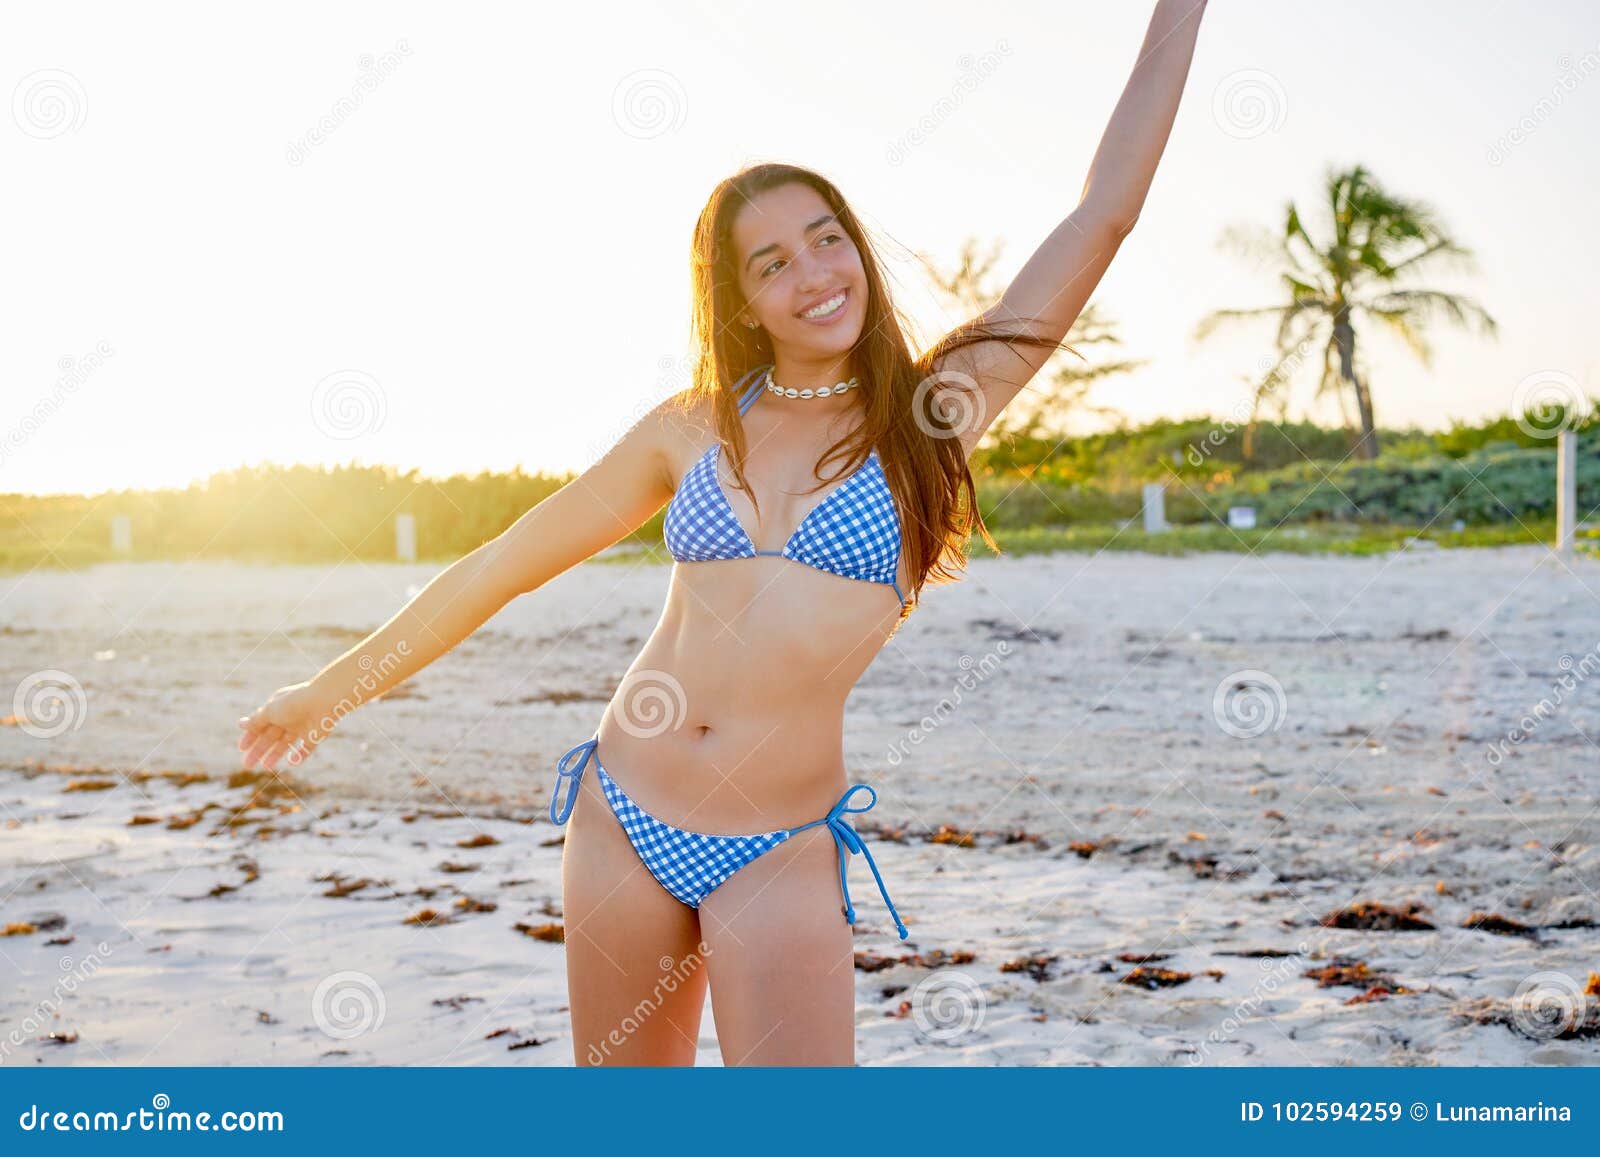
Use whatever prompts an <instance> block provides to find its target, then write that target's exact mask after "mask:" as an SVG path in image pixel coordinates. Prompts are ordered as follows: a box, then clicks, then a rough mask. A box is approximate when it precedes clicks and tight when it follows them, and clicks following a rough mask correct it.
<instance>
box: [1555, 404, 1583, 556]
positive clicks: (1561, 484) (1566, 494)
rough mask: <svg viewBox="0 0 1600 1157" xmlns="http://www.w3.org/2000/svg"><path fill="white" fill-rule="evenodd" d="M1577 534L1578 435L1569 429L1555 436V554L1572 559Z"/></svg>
mask: <svg viewBox="0 0 1600 1157" xmlns="http://www.w3.org/2000/svg"><path fill="white" fill-rule="evenodd" d="M1577 531H1578V436H1577V435H1576V434H1574V433H1573V432H1572V431H1571V430H1562V431H1561V432H1560V433H1559V434H1557V435H1556V551H1557V552H1558V553H1560V554H1561V555H1562V556H1563V557H1564V558H1570V557H1571V556H1572V546H1573V542H1574V541H1575V540H1576V538H1577Z"/></svg>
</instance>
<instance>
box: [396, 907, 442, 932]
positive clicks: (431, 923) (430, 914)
mask: <svg viewBox="0 0 1600 1157" xmlns="http://www.w3.org/2000/svg"><path fill="white" fill-rule="evenodd" d="M450 920H451V917H450V914H449V913H447V912H440V911H437V910H436V909H433V908H421V909H419V910H417V911H415V912H413V913H412V914H411V915H409V916H407V917H406V918H405V919H404V920H402V921H400V923H402V924H416V925H418V926H419V927H423V928H436V927H438V926H439V925H440V924H448V923H450Z"/></svg>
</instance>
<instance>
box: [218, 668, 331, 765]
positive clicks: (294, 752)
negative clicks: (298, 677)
mask: <svg viewBox="0 0 1600 1157" xmlns="http://www.w3.org/2000/svg"><path fill="white" fill-rule="evenodd" d="M334 723H335V717H334V715H333V713H332V712H331V711H330V710H329V708H328V705H327V704H326V703H325V702H323V700H322V697H321V696H320V695H318V694H316V693H315V692H314V691H313V690H312V686H311V684H310V683H309V682H308V683H294V684H291V685H290V686H288V687H279V688H278V689H277V690H276V691H274V692H273V693H272V696H271V697H270V698H269V699H268V700H267V701H266V702H265V703H263V704H262V705H261V706H260V707H258V708H257V709H256V710H255V711H254V712H252V713H251V714H249V715H241V716H240V717H239V728H240V734H239V750H240V751H242V752H243V753H244V757H243V763H242V764H241V766H243V767H245V768H249V767H252V766H254V767H261V768H265V769H267V770H268V771H270V770H272V768H273V765H274V764H276V763H277V762H278V760H279V759H281V758H283V756H284V754H285V753H287V754H288V756H289V764H290V765H291V766H297V765H299V764H301V763H304V762H305V761H306V759H308V758H309V757H310V755H311V753H312V752H313V751H315V750H316V747H317V744H319V743H321V742H322V741H323V740H324V739H326V738H327V737H328V732H329V731H331V730H332V728H333V725H334Z"/></svg>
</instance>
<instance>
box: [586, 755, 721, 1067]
mask: <svg viewBox="0 0 1600 1157" xmlns="http://www.w3.org/2000/svg"><path fill="white" fill-rule="evenodd" d="M561 897H562V902H561V906H562V915H563V919H564V921H565V924H566V957H567V995H568V1000H569V1003H570V1005H571V1010H572V1051H573V1058H574V1060H575V1061H576V1062H577V1063H578V1064H580V1065H605V1064H614V1065H692V1064H694V1057H695V1044H696V1041H697V1039H698V1037H699V1034H700V1018H701V1014H702V1012H703V1011H704V1009H705V1000H706V983H707V981H706V962H705V952H704V951H703V948H702V946H701V945H700V922H699V920H698V919H697V917H696V915H695V911H694V909H693V908H690V907H688V906H687V905H685V904H682V903H680V902H679V901H678V900H676V899H675V898H673V897H672V896H671V895H670V894H668V892H667V891H666V890H665V889H664V888H662V886H661V885H660V883H658V882H657V881H656V878H655V877H654V876H652V875H651V874H650V872H649V869H647V868H646V867H645V866H644V864H643V863H642V862H641V861H640V859H639V856H638V853H637V852H635V851H634V848H633V845H632V844H631V843H629V841H628V837H627V834H626V833H625V832H624V831H623V830H622V825H621V824H620V823H618V822H617V818H616V815H615V814H614V813H613V812H612V811H611V807H610V805H609V804H608V803H607V802H606V798H605V793H604V792H603V791H602V789H601V787H600V780H599V777H598V776H597V775H595V774H594V773H593V769H592V768H591V769H589V771H588V773H586V774H585V775H584V778H583V782H582V785H581V788H580V791H579V796H578V801H577V804H576V806H574V808H573V810H572V816H571V818H570V819H569V821H568V824H567V838H566V843H565V846H564V848H563V849H562V855H561Z"/></svg>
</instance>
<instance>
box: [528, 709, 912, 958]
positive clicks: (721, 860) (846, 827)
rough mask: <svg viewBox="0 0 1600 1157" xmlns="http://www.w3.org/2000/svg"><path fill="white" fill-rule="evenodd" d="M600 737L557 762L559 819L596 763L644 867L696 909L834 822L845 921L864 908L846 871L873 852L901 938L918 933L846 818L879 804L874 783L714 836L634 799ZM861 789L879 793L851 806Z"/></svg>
mask: <svg viewBox="0 0 1600 1157" xmlns="http://www.w3.org/2000/svg"><path fill="white" fill-rule="evenodd" d="M599 742H600V740H599V737H595V738H592V739H587V740H585V741H584V742H582V743H580V744H578V746H576V747H574V748H573V749H572V750H571V751H569V752H567V753H566V754H565V755H563V756H562V757H561V759H560V760H559V761H558V762H557V764H556V790H555V793H554V794H553V795H552V796H551V797H550V821H551V822H552V823H554V824H558V825H559V824H564V823H566V822H567V817H569V816H570V815H571V814H572V809H573V806H574V805H575V804H576V803H577V801H578V784H579V782H580V781H581V780H582V778H583V770H584V768H585V767H587V766H588V765H589V764H590V763H593V764H594V769H595V772H596V774H598V775H599V776H600V786H601V788H602V789H603V790H604V791H605V795H606V799H607V801H608V802H609V803H610V804H611V810H612V812H613V813H615V815H616V817H617V820H618V822H620V823H621V824H622V830H623V831H624V832H626V833H627V835H628V839H629V841H630V842H632V844H633V847H634V850H635V851H637V852H638V853H639V859H641V860H643V861H644V866H645V867H646V868H648V869H650V874H651V875H652V876H654V877H655V878H656V879H657V880H658V881H659V882H660V884H661V886H662V887H663V888H665V889H666V890H667V891H668V892H669V893H670V894H671V895H673V896H674V897H676V898H677V899H678V900H680V901H682V902H683V903H685V904H687V905H688V906H689V907H691V908H698V907H699V906H700V904H701V902H702V901H703V900H705V898H706V897H707V896H709V895H710V894H711V893H712V892H714V891H715V890H716V889H717V888H718V887H719V886H720V885H722V884H723V883H725V882H726V881H727V880H728V878H729V877H731V876H732V875H733V874H734V873H735V872H737V871H738V870H739V869H740V868H742V867H744V866H745V865H746V864H748V863H750V862H751V861H753V860H756V859H758V858H760V857H761V856H763V855H765V854H766V853H768V852H770V851H771V850H772V849H773V848H775V847H777V846H778V845H779V844H781V843H783V842H784V841H785V840H787V839H788V838H789V837H790V836H793V835H798V834H799V833H800V832H803V831H805V830H806V829H807V828H815V827H821V826H823V825H826V826H827V828H828V830H829V831H830V832H831V833H833V841H834V844H835V845H836V846H837V847H838V850H839V889H840V891H841V892H843V894H844V918H845V921H846V922H847V923H850V924H854V923H855V922H856V910H855V906H854V905H852V904H851V903H850V885H849V883H848V882H847V881H846V879H845V875H846V872H845V869H846V866H847V864H848V862H849V860H848V856H850V855H853V854H855V853H856V852H860V853H861V854H862V855H863V856H865V857H866V860H867V866H868V867H869V868H871V869H872V875H873V878H874V879H876V880H877V881H878V891H879V892H880V893H882V895H883V902H884V903H885V904H886V905H888V908H889V914H890V915H891V916H893V917H894V924H895V928H897V929H898V930H899V932H900V939H902V940H904V939H905V938H906V937H907V936H909V935H910V933H909V932H907V930H906V926H905V924H903V923H902V922H901V920H900V913H898V912H896V911H895V907H894V901H892V900H890V899H889V890H888V889H887V888H886V887H884V883H883V876H882V875H881V874H880V873H879V871H878V865H877V863H876V862H875V861H874V860H873V858H872V852H871V851H870V850H869V849H868V848H867V846H866V844H864V843H862V842H861V836H860V835H859V834H858V833H857V832H856V830H855V829H854V828H852V827H851V826H850V823H849V821H848V820H846V819H845V815H846V813H849V812H864V811H870V810H872V807H873V805H874V804H876V803H877V802H878V793H877V792H876V791H873V789H872V788H871V787H868V786H867V785H866V784H864V783H858V784H855V785H854V786H852V787H850V788H849V789H848V790H846V791H845V793H844V794H843V795H842V796H840V797H839V802H838V803H836V804H834V805H833V808H832V810H830V811H829V812H828V814H827V815H825V816H823V817H822V818H821V819H819V820H812V821H811V822H810V823H808V824H801V825H800V826H799V827H797V828H779V829H778V830H777V831H772V832H761V833H758V834H756V835H749V836H717V835H708V834H706V833H704V832H691V831H688V830H686V829H684V828H679V827H674V826H673V825H671V824H668V823H663V822H662V821H661V820H658V819H656V817H655V816H653V815H651V814H650V813H649V812H647V811H645V810H644V809H643V808H641V807H640V806H639V805H638V804H636V803H634V802H633V800H631V799H629V798H628V794H627V793H626V792H625V791H623V790H622V787H621V786H620V785H619V784H618V783H617V781H616V780H614V779H612V778H611V776H610V775H608V774H607V773H606V769H605V768H604V767H602V766H600V758H599V756H598V755H596V754H595V749H596V748H597V747H598V745H599ZM562 781H566V784H567V789H566V799H565V800H562V799H561V784H562ZM858 791H866V792H868V793H869V794H870V795H871V797H872V798H871V800H870V801H869V802H868V803H866V804H865V805H864V806H862V807H851V806H850V797H851V796H853V795H854V794H855V793H856V792H858ZM558 804H559V808H558Z"/></svg>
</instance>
